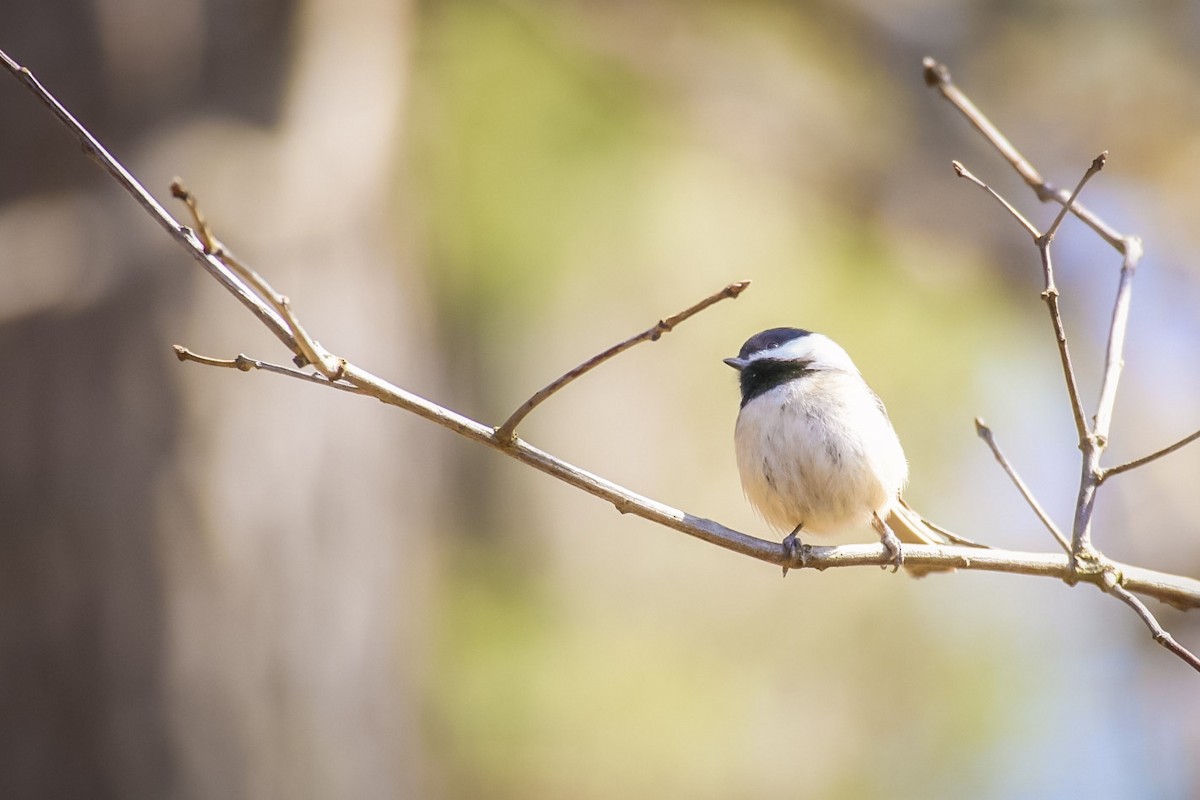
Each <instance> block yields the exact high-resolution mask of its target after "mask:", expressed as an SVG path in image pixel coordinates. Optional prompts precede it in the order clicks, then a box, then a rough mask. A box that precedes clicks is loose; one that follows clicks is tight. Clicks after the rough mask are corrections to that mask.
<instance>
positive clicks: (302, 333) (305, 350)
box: [171, 178, 341, 381]
mask: <svg viewBox="0 0 1200 800" xmlns="http://www.w3.org/2000/svg"><path fill="white" fill-rule="evenodd" d="M171 196H172V197H175V198H177V199H179V200H182V201H183V203H184V205H186V206H187V209H188V211H189V212H191V215H192V219H193V220H194V221H195V223H196V230H197V231H198V237H199V239H200V243H201V244H202V245H203V247H204V252H205V253H207V254H210V255H212V256H215V257H216V258H217V259H218V260H220V262H221V263H222V264H224V265H225V266H226V267H228V268H229V269H231V270H233V271H234V272H235V273H236V274H237V275H238V277H239V278H241V279H242V280H243V281H244V282H245V283H246V284H247V285H248V286H249V287H250V288H251V289H252V290H253V291H254V292H255V294H257V295H258V297H259V298H260V299H261V300H262V301H263V302H265V303H266V304H267V305H268V306H270V307H271V308H272V309H274V310H275V313H277V314H279V315H280V316H281V317H283V319H284V321H285V322H286V323H287V326H288V330H289V331H290V332H291V337H292V341H294V342H295V346H296V348H297V349H298V350H299V357H298V358H297V359H296V361H297V364H296V365H297V366H304V365H305V364H312V365H313V366H314V367H316V368H317V369H318V370H319V371H320V372H321V374H322V375H324V376H325V377H326V378H328V379H329V380H331V381H336V380H337V379H338V378H339V377H341V364H340V363H339V362H338V359H337V358H335V357H334V355H333V354H332V353H330V352H329V351H328V350H326V349H325V348H324V347H322V346H321V345H320V344H319V343H318V342H317V341H316V340H315V339H313V337H312V336H310V335H309V333H308V331H306V330H305V329H304V326H303V325H301V324H300V320H299V319H297V318H296V315H295V313H294V312H293V311H292V306H291V303H290V302H289V301H288V299H287V297H285V296H284V295H282V294H280V293H279V292H277V291H275V288H274V287H273V286H271V284H270V283H268V282H267V280H266V278H264V277H263V276H261V275H259V274H258V273H257V272H256V271H254V270H253V269H251V268H250V267H248V266H246V265H245V264H243V263H242V262H241V261H239V260H238V259H237V258H236V257H235V256H234V255H233V252H232V251H230V249H229V248H228V247H226V246H225V245H224V244H222V243H221V241H220V240H219V239H218V238H217V237H216V236H215V235H214V234H213V231H212V226H210V225H209V224H208V221H207V220H206V219H205V217H204V213H203V212H202V211H201V209H200V203H199V201H198V200H197V199H196V196H195V195H194V194H192V193H191V192H190V191H188V188H187V187H186V186H184V185H183V181H182V180H180V179H179V178H175V180H173V181H171Z"/></svg>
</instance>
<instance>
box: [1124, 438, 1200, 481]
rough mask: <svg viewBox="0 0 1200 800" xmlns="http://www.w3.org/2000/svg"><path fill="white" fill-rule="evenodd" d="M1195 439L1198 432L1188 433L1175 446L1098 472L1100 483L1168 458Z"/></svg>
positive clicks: (1172, 445)
mask: <svg viewBox="0 0 1200 800" xmlns="http://www.w3.org/2000/svg"><path fill="white" fill-rule="evenodd" d="M1197 439H1200V431H1195V432H1194V433H1189V434H1188V435H1187V436H1185V437H1183V438H1182V439H1180V440H1179V441H1178V442H1175V444H1170V445H1167V446H1166V447H1164V448H1162V449H1161V450H1155V451H1154V452H1153V453H1151V454H1150V455H1148V456H1142V457H1141V458H1135V459H1133V460H1132V461H1126V462H1125V463H1124V464H1118V465H1117V466H1115V467H1108V468H1107V469H1104V470H1101V471H1100V482H1101V483H1103V482H1104V481H1106V480H1108V479H1109V478H1111V477H1112V476H1114V475H1120V474H1121V473H1122V472H1128V471H1129V470H1131V469H1137V468H1138V467H1142V466H1145V465H1146V464H1149V463H1150V462H1151V461H1157V460H1158V459H1160V458H1162V457H1163V456H1169V455H1171V453H1174V452H1175V451H1176V450H1179V449H1181V448H1183V447H1186V446H1188V445H1189V444H1191V443H1192V442H1194V441H1196V440H1197Z"/></svg>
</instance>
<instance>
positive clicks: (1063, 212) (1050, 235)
mask: <svg viewBox="0 0 1200 800" xmlns="http://www.w3.org/2000/svg"><path fill="white" fill-rule="evenodd" d="M1107 162H1108V151H1107V150H1105V151H1104V152H1103V153H1101V154H1100V155H1098V156H1096V157H1095V158H1093V159H1092V164H1091V166H1089V167H1088V168H1087V171H1085V172H1084V173H1083V177H1082V178H1080V179H1079V183H1077V184H1075V191H1073V192H1071V196H1070V197H1069V198H1067V202H1066V204H1065V205H1064V206H1063V207H1062V208H1060V209H1059V210H1058V215H1057V216H1055V217H1054V222H1052V223H1051V224H1050V227H1049V228H1047V229H1046V233H1045V238H1046V244H1047V245H1049V243H1050V241H1051V240H1052V239H1054V234H1056V233H1058V229H1059V228H1060V227H1061V226H1062V222H1063V220H1064V219H1066V216H1067V210H1068V209H1069V208H1071V207H1073V206H1074V205H1075V200H1076V198H1078V197H1079V193H1080V192H1082V191H1083V187H1084V186H1086V185H1087V182H1088V181H1090V180H1091V179H1092V176H1093V175H1095V174H1096V173H1097V172H1099V171H1100V170H1102V169H1104V165H1105V164H1106V163H1107Z"/></svg>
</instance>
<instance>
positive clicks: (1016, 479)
mask: <svg viewBox="0 0 1200 800" xmlns="http://www.w3.org/2000/svg"><path fill="white" fill-rule="evenodd" d="M975 433H977V434H978V435H979V438H980V439H983V441H985V442H986V443H987V446H988V447H989V448H991V451H992V455H993V456H995V458H996V461H997V462H999V464H1000V467H1001V468H1002V469H1003V470H1004V472H1005V473H1006V474H1007V475H1008V477H1009V479H1011V480H1012V482H1013V485H1014V486H1016V487H1017V491H1018V492H1020V493H1021V496H1022V497H1024V498H1025V502H1026V503H1028V504H1029V507H1030V508H1032V509H1033V513H1034V514H1036V515H1037V518H1038V519H1039V520H1041V521H1042V524H1043V525H1045V526H1046V530H1048V531H1050V535H1051V536H1053V537H1054V540H1055V541H1056V542H1058V545H1059V547H1061V548H1062V549H1063V551H1064V552H1067V553H1070V552H1071V543H1070V542H1068V541H1067V537H1065V536H1063V535H1062V531H1060V530H1059V529H1058V526H1057V525H1055V524H1054V520H1052V519H1050V515H1049V514H1047V513H1046V511H1045V509H1043V508H1042V504H1041V503H1039V502H1038V501H1037V498H1036V497H1034V496H1033V492H1031V491H1030V490H1029V487H1028V486H1026V485H1025V481H1023V480H1021V476H1020V475H1018V474H1017V471H1016V469H1015V468H1014V467H1013V465H1012V464H1011V463H1009V461H1008V459H1007V458H1005V457H1004V453H1002V452H1001V451H1000V445H999V444H997V443H996V437H995V435H994V434H993V433H992V429H991V428H989V427H988V425H987V423H986V422H984V421H983V419H982V418H981V417H976V418H975Z"/></svg>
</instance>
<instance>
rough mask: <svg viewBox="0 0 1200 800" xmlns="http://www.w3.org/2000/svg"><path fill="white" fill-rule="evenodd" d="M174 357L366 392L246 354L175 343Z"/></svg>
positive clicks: (351, 391)
mask: <svg viewBox="0 0 1200 800" xmlns="http://www.w3.org/2000/svg"><path fill="white" fill-rule="evenodd" d="M174 347H175V357H176V358H178V359H179V360H180V361H191V362H193V363H196V364H203V365H205V366H206V367H221V368H224V369H236V370H240V371H241V372H249V371H250V370H254V369H258V370H262V371H263V372H274V373H275V374H276V375H285V376H287V377H289V378H298V379H300V380H303V381H308V382H309V383H316V384H320V385H322V386H328V387H330V388H332V389H341V390H342V391H343V392H350V393H351V394H368V392H366V391H364V390H362V389H360V388H358V387H357V386H354V385H353V384H349V383H346V382H345V381H341V380H337V381H331V380H329V379H328V378H326V377H325V376H324V375H322V374H320V373H319V372H305V371H304V370H301V369H296V368H295V367H285V366H283V365H282V364H274V363H272V362H270V361H261V360H259V359H257V358H250V357H249V356H246V355H241V354H239V355H238V356H236V357H235V358H213V357H211V356H203V355H200V354H199V353H194V352H192V351H191V350H189V349H187V348H186V347H183V346H182V345H178V344H177V345H175V346H174Z"/></svg>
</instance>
